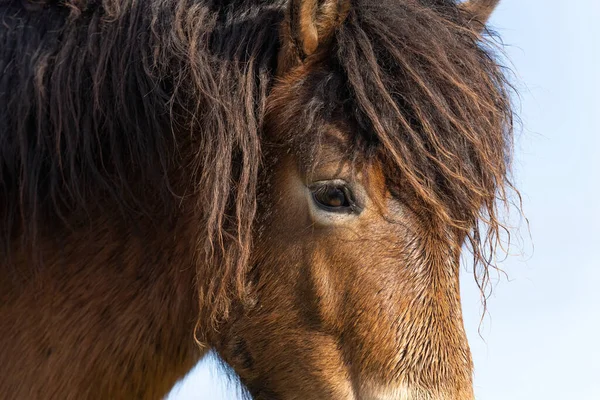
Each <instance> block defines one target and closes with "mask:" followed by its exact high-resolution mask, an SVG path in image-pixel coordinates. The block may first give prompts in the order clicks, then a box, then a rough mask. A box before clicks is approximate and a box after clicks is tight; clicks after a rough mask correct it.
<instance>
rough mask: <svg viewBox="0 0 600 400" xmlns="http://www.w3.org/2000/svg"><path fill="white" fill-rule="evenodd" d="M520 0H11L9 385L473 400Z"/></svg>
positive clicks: (507, 186)
mask: <svg viewBox="0 0 600 400" xmlns="http://www.w3.org/2000/svg"><path fill="white" fill-rule="evenodd" d="M496 3H497V1H490V0H471V1H469V2H466V3H460V4H459V3H457V2H455V1H452V0H378V1H369V0H318V1H317V0H273V1H267V0H226V1H215V0H144V1H141V0H0V71H1V73H0V270H1V275H0V276H1V277H0V365H2V366H3V369H2V373H0V392H1V393H2V396H3V397H4V398H6V399H34V398H35V399H58V398H60V399H159V398H162V397H163V396H165V395H166V394H167V393H168V392H169V390H170V388H171V387H172V386H173V385H174V384H175V383H176V382H177V381H178V380H179V379H181V378H182V377H183V376H184V375H185V374H186V373H187V372H188V371H189V370H190V369H191V368H192V367H193V366H194V365H195V363H196V362H197V361H198V360H199V359H200V358H201V357H203V356H204V355H205V354H206V353H207V351H209V350H210V349H214V350H215V351H216V352H217V353H218V354H219V355H220V356H221V357H222V359H223V360H224V361H225V362H227V363H228V364H229V365H230V366H231V367H232V368H233V370H234V371H235V372H236V373H237V374H238V375H239V376H240V379H241V381H242V382H243V385H244V386H245V387H246V388H247V389H248V392H249V393H250V394H251V395H252V396H253V397H254V398H256V399H262V400H274V399H282V400H293V399H340V400H341V399H413V400H416V399H419V400H449V399H454V400H468V399H473V389H472V369H473V366H472V361H471V356H470V352H469V346H468V343H467V339H466V336H465V332H464V328H463V322H462V315H461V304H460V295H459V279H458V277H459V264H460V258H461V253H462V248H463V247H465V248H467V249H468V250H470V252H471V253H472V255H473V257H474V260H475V262H476V263H477V265H478V268H477V269H476V271H478V272H477V273H476V279H477V282H479V284H480V285H482V287H483V286H484V285H485V280H486V277H487V271H488V270H489V268H492V267H493V266H494V263H493V259H492V258H491V256H492V255H493V254H494V251H495V250H496V247H497V244H498V240H499V236H500V233H501V231H502V230H503V229H504V225H503V223H502V221H501V218H500V216H499V207H501V205H502V204H506V202H507V201H508V200H507V199H508V194H507V193H508V192H509V191H510V190H511V188H512V185H511V182H510V163H511V162H510V160H511V152H512V140H513V139H512V137H513V113H512V107H511V102H510V91H509V88H510V86H509V84H508V82H507V78H506V77H505V73H504V71H503V68H502V67H501V65H500V63H499V62H498V58H497V56H496V53H495V51H494V49H493V46H491V45H490V42H489V40H488V39H487V35H486V32H487V30H486V28H485V25H484V24H485V22H486V19H487V17H488V16H489V15H490V13H491V12H492V9H493V8H494V6H495V5H496Z"/></svg>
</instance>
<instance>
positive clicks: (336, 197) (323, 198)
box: [315, 186, 350, 208]
mask: <svg viewBox="0 0 600 400" xmlns="http://www.w3.org/2000/svg"><path fill="white" fill-rule="evenodd" d="M315 199H316V200H317V202H319V203H320V204H321V205H324V206H326V207H331V208H339V207H349V206H350V202H349V200H348V197H347V196H346V193H345V192H344V190H343V189H342V188H339V187H335V186H324V187H322V188H319V190H317V191H316V192H315Z"/></svg>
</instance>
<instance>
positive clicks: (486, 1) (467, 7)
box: [459, 0, 500, 31]
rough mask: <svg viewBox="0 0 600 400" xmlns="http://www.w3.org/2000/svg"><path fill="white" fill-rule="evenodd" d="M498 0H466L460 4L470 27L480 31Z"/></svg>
mask: <svg viewBox="0 0 600 400" xmlns="http://www.w3.org/2000/svg"><path fill="white" fill-rule="evenodd" d="M498 3H500V0H468V1H466V2H464V3H461V4H460V6H459V7H460V8H461V10H462V11H463V12H464V13H465V15H466V16H467V18H468V19H469V25H470V26H471V28H472V29H474V30H477V31H481V30H483V28H484V27H485V24H486V22H487V21H488V19H489V18H490V16H491V15H492V12H493V11H494V9H495V8H496V6H497V5H498Z"/></svg>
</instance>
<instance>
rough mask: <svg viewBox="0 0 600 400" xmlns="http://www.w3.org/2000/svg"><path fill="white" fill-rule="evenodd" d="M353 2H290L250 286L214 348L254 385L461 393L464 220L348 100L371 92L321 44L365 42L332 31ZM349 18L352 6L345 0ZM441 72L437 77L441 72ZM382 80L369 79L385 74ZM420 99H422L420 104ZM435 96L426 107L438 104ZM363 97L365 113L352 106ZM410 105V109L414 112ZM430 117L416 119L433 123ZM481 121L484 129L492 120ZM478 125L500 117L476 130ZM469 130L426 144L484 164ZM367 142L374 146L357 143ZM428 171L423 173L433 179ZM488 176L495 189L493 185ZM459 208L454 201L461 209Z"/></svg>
mask: <svg viewBox="0 0 600 400" xmlns="http://www.w3.org/2000/svg"><path fill="white" fill-rule="evenodd" d="M488 3H489V2H488ZM488 3H486V4H488ZM449 4H450V3H449ZM450 6H452V7H455V5H454V4H452V5H448V6H447V7H450ZM415 10H416V11H415V12H417V13H422V12H423V10H422V8H419V7H417V6H415ZM402 12H404V11H402ZM349 13H350V14H352V10H351V8H350V6H349V3H348V2H345V1H333V0H332V1H324V2H316V1H308V0H307V1H300V0H299V1H292V2H291V8H290V10H289V12H288V15H287V18H286V19H285V21H284V22H283V24H282V29H281V32H282V33H281V40H282V43H281V46H282V47H281V52H280V55H279V60H278V74H279V80H278V81H277V83H276V85H275V87H274V88H273V89H272V92H271V94H270V96H269V100H268V112H267V117H266V121H267V122H266V128H265V138H266V139H265V146H264V147H265V157H264V159H265V165H264V173H263V180H262V183H261V185H260V186H259V196H258V200H259V203H258V206H259V209H258V215H257V219H256V234H255V240H254V250H253V257H252V269H251V271H250V274H249V277H250V280H251V287H250V291H249V294H248V297H247V299H246V301H245V303H244V304H243V305H240V307H239V308H238V310H237V312H236V313H234V314H235V316H234V317H233V318H231V320H230V321H228V324H227V326H226V327H224V328H223V331H222V332H223V335H222V337H221V341H220V343H219V344H218V345H217V350H218V351H219V353H220V354H221V355H222V357H223V358H224V359H225V360H226V361H227V362H228V363H230V364H231V365H232V366H233V368H234V369H235V371H236V372H237V373H238V374H239V375H240V377H241V379H242V381H243V382H244V383H245V384H246V386H247V387H248V389H249V390H250V392H251V393H252V394H253V395H254V396H255V397H256V398H257V399H424V400H442V399H443V400H449V399H453V400H466V399H472V398H473V391H472V362H471V356H470V351H469V347H468V343H467V339H466V336H465V333H464V329H463V322H462V314H461V307H460V293H459V257H460V248H461V245H462V243H463V241H464V239H465V235H466V230H468V229H469V228H465V229H457V227H456V226H455V225H453V224H451V223H443V222H440V219H437V218H436V217H435V216H432V213H431V212H430V211H431V210H430V209H429V208H430V206H431V204H427V203H426V202H424V201H423V200H422V196H421V195H420V194H419V193H418V191H417V190H415V185H414V184H411V182H409V180H410V179H411V177H410V176H408V175H407V174H404V175H403V174H402V173H394V172H393V171H391V170H392V169H393V166H392V167H390V165H389V164H390V163H389V158H390V157H395V156H396V155H395V154H391V155H390V154H389V153H386V154H379V153H377V143H381V142H382V141H383V140H391V139H389V138H388V139H386V137H384V136H381V135H380V136H377V135H375V134H374V133H373V132H369V129H373V130H377V129H380V128H378V127H376V126H373V124H371V125H370V126H369V124H365V123H363V122H364V121H362V122H361V120H360V117H358V116H356V115H354V114H355V110H358V108H359V107H357V106H355V105H354V104H353V103H352V100H348V99H349V98H352V96H355V98H358V97H360V96H371V97H372V98H376V99H377V98H378V97H377V94H371V93H367V92H368V90H369V88H368V87H365V86H360V82H362V81H360V79H358V80H357V82H359V83H358V84H357V85H355V86H354V87H353V88H352V89H351V90H347V86H345V84H344V80H345V79H348V77H349V76H350V75H351V74H352V73H358V72H355V71H351V70H348V69H347V68H346V69H344V68H340V66H339V65H338V64H336V61H335V60H334V61H332V58H331V57H330V54H331V53H332V52H336V51H337V52H338V57H339V54H343V52H344V51H347V53H348V54H350V56H354V55H355V54H358V53H359V52H361V51H364V52H365V53H368V52H369V51H372V48H370V47H369V46H370V44H369V43H362V44H361V45H362V46H363V48H361V49H359V50H356V49H357V48H358V45H357V46H356V47H355V48H353V49H351V50H348V48H347V47H348V46H352V45H348V44H347V43H346V48H345V49H344V48H342V47H341V46H340V47H336V46H335V40H336V36H335V35H336V33H334V32H335V31H336V29H337V27H338V26H340V24H342V23H343V21H344V18H346V15H350V14H349ZM480 14H481V15H484V14H483V13H480ZM432 15H433V16H432V17H431V18H437V17H436V16H435V15H434V12H433V11H432ZM477 15H479V14H477ZM420 16H423V14H420ZM352 18H354V20H353V23H355V21H357V20H360V17H357V14H353V17H352ZM382 18H387V16H383V17H382ZM406 21H412V20H409V19H407V20H406ZM449 24H450V25H451V24H452V23H449ZM393 28H394V27H393V26H391V27H386V28H385V29H393ZM385 29H384V30H382V31H381V32H383V33H382V35H383V34H385ZM419 29H421V30H423V29H424V28H423V27H421V28H419ZM459 31H460V30H459ZM419 32H420V31H419ZM461 32H462V31H461ZM473 34H474V35H476V33H475V32H474V31H473ZM338 38H339V37H338ZM338 44H339V43H338ZM402 45H404V44H401V46H402ZM408 45H410V44H407V46H408ZM460 46H462V44H460ZM354 52H355V53H354ZM415 52H416V54H417V57H421V56H422V54H421V52H419V51H417V50H415ZM398 57H400V58H401V56H398ZM390 58H391V57H390ZM336 60H338V61H339V59H336ZM381 62H382V63H383V64H384V65H385V66H386V68H388V69H389V70H390V71H393V70H394V68H396V69H397V70H401V67H398V66H395V65H393V64H390V61H389V59H383V60H382V61H381ZM386 63H387V64H386ZM355 64H356V63H355ZM474 65H475V64H474ZM434 67H435V68H437V67H438V66H434ZM441 69H443V68H441ZM342 70H343V71H342ZM412 72H414V70H413V71H411V73H412ZM446 72H447V70H443V71H442V72H440V74H439V75H438V76H437V77H438V78H439V79H442V80H443V79H447V76H448V75H447V74H446ZM481 76H484V74H483V73H482V74H481ZM481 76H480V77H481ZM404 77H405V76H404V75H402V73H400V74H399V75H398V76H397V77H396V78H397V80H400V81H401V80H402V79H404ZM480 77H479V78H480ZM479 78H478V79H479ZM378 79H379V77H378V76H375V77H374V78H373V80H372V82H374V83H375V84H377V85H380V86H384V84H383V83H381V82H383V81H378ZM460 79H463V78H462V77H461V78H460ZM482 79H486V78H482ZM388 83H389V84H394V83H393V82H391V81H388ZM418 84H420V85H421V86H423V85H425V86H426V84H424V83H423V82H422V81H420V82H418ZM439 85H440V86H442V85H443V83H440V84H439ZM398 87H402V85H401V84H400V85H398ZM453 87H454V86H453ZM465 87H466V86H463V87H462V89H464V88H465ZM344 91H346V93H344ZM392 92H394V93H401V91H398V90H395V89H391V90H390V91H389V92H388V95H389V96H390V97H389V99H391V98H392V97H391V96H392V95H391V94H389V93H392ZM428 93H429V95H431V93H432V92H428ZM330 94H332V95H331V96H330ZM411 96H412V94H411ZM424 96H425V94H424ZM398 97H399V98H402V96H398ZM483 98H484V97H482V99H483ZM382 101H387V100H386V99H383V100H382ZM394 101H395V100H394ZM435 101H437V100H435ZM481 101H484V100H481ZM365 104H366V103H365ZM423 104H424V105H423V106H422V108H421V112H423V111H422V110H424V109H425V108H426V107H427V106H428V105H427V103H426V102H425V103H423ZM440 104H441V105H440ZM447 104H448V103H447V102H444V101H440V102H439V104H438V105H436V106H435V107H438V106H439V107H440V108H441V109H444V110H447V108H444V107H447ZM402 106H403V105H402V103H401V101H398V102H397V104H394V105H393V106H390V109H391V110H392V111H394V112H396V114H395V115H399V114H401V112H399V111H397V110H398V109H399V108H400V107H402ZM408 107H410V104H409V105H408ZM432 107H433V106H432ZM464 107H470V105H465V106H464ZM464 107H463V108H464ZM492 107H493V106H490V107H489V109H492ZM480 109H483V108H482V107H480ZM361 112H362V113H363V114H369V113H375V111H374V110H369V109H368V108H367V109H365V108H364V107H363V109H362V111H361ZM469 112H470V111H469ZM474 112H476V111H474ZM356 113H357V114H358V113H359V111H356ZM455 115H456V114H453V115H452V116H450V118H454V116H455ZM465 115H466V114H465ZM419 116H420V115H419V112H417V111H415V112H413V115H412V118H418V117H419ZM494 118H495V117H494ZM467 119H469V118H468V117H467ZM381 120H382V119H380V122H381ZM436 121H438V120H436V119H431V123H429V122H428V121H425V122H424V123H423V124H422V125H421V127H423V125H427V126H425V127H424V128H423V129H431V130H432V131H434V132H435V131H436V129H435V126H433V125H432V124H435V123H437V122H436ZM471 121H473V120H471ZM490 121H492V122H490V124H492V123H494V124H495V125H494V129H497V126H499V125H500V124H496V123H495V122H493V121H495V120H493V119H492V120H490ZM385 123H387V122H386V121H383V122H382V124H385ZM447 125H448V124H445V125H444V124H443V123H442V124H441V125H440V126H439V130H440V132H447V135H452V134H453V133H452V131H444V129H446V128H445V126H447ZM390 126H391V125H390ZM477 129H479V127H478V128H477ZM382 130H384V129H380V131H382ZM486 131H490V132H496V131H493V130H492V129H491V128H490V129H487V130H486V129H481V132H486ZM413 133H414V132H413ZM394 134H396V135H408V133H407V132H396V133H394ZM478 134H480V132H478ZM481 135H482V137H483V135H484V134H483V133H481ZM374 136H377V139H376V140H371V139H372V137H374ZM382 137H384V138H383V139H382ZM465 137H467V136H465ZM468 137H472V135H471V136H468ZM499 137H501V135H499ZM370 138H371V139H370ZM433 140H439V137H437V138H434V139H433ZM444 140H445V139H444ZM469 140H470V139H464V140H463V139H461V140H460V141H457V142H456V143H458V144H456V143H454V142H452V144H451V145H449V147H446V148H444V146H445V145H444V144H440V143H439V142H438V143H433V144H431V143H430V145H431V146H433V147H436V146H441V147H440V149H441V151H439V153H444V152H445V154H444V156H448V157H450V158H451V159H461V163H462V162H463V160H464V165H461V166H459V169H460V168H463V167H464V168H463V170H465V171H466V170H468V169H470V170H473V171H479V172H481V171H482V168H484V167H481V165H484V164H483V163H478V161H476V163H478V164H475V165H469V164H468V163H469V162H471V161H469V157H471V156H470V154H472V152H473V151H472V150H473V149H474V147H472V146H471V144H468V141H469ZM478 140H479V139H478ZM495 140H496V139H491V141H490V143H495V144H494V146H496V145H498V148H501V146H502V145H501V143H502V140H497V141H495ZM369 141H371V142H373V143H375V144H374V145H373V147H369V145H365V142H369ZM463 143H465V144H464V145H463ZM270 144H272V145H270ZM454 144H456V146H455V147H452V146H454ZM461 146H464V147H461ZM469 146H471V147H469ZM401 150H402V151H404V150H403V149H401ZM446 150H447V151H446ZM415 151H422V152H425V153H426V152H427V151H428V150H427V148H426V147H425V146H424V147H423V148H422V149H421V150H416V149H415ZM428 154H429V155H430V156H431V153H428ZM402 156H406V157H407V158H408V157H411V156H412V154H410V152H409V153H404V154H402ZM461 157H464V159H463V158H461ZM400 158H401V157H400ZM431 158H434V156H431ZM431 158H427V157H424V158H423V159H425V160H426V161H425V162H424V164H426V166H424V167H423V171H429V170H428V168H429V167H428V165H427V164H428V163H430V162H431ZM450 158H449V159H450ZM502 162H503V161H498V163H499V165H500V167H499V169H498V170H499V171H500V172H501V173H502V172H504V169H503V166H504V164H502ZM399 164H402V160H401V159H400V160H398V158H397V159H396V164H395V165H396V166H397V165H399ZM440 168H442V167H440ZM486 168H487V167H486ZM478 174H479V173H477V174H473V175H465V177H464V179H462V178H463V177H459V178H461V179H458V180H459V181H460V182H459V183H456V185H459V184H462V183H464V182H465V181H467V180H472V181H473V183H477V182H476V179H478V178H477V176H479V175H478ZM454 176H455V175H453V176H452V177H454ZM452 177H451V178H452ZM413 178H414V177H413ZM427 179H428V180H427ZM427 179H425V180H427V182H426V183H424V184H423V185H424V186H427V185H431V186H433V185H438V184H439V183H438V181H436V179H435V178H434V179H431V178H427ZM441 181H443V180H441ZM440 186H441V187H442V188H441V189H439V190H440V191H443V190H445V189H448V186H444V184H443V183H441V184H440ZM489 188H490V189H489V193H490V197H491V198H493V193H494V190H495V187H494V186H493V185H489ZM423 190H426V191H427V190H430V188H429V187H425V188H424V189H423ZM485 190H488V186H486V189H485ZM476 192H477V191H473V192H472V193H476ZM445 193H448V192H445ZM477 193H481V191H479V192H477ZM474 196H475V195H473V196H471V195H469V196H467V199H469V200H468V201H466V202H465V203H464V204H465V205H466V206H465V207H470V211H469V212H471V214H468V213H465V214H466V215H467V216H466V217H465V218H464V220H465V221H472V220H473V218H471V217H469V216H468V215H475V216H476V215H478V214H477V212H476V209H477V208H478V207H480V205H478V203H477V202H478V200H477V199H475V198H474ZM445 199H446V200H447V201H449V202H452V201H454V200H453V199H452V196H446V197H445ZM465 207H463V208H461V207H460V205H458V206H456V208H455V209H456V210H459V211H458V213H459V214H460V212H461V210H464V209H465Z"/></svg>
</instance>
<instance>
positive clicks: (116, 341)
mask: <svg viewBox="0 0 600 400" xmlns="http://www.w3.org/2000/svg"><path fill="white" fill-rule="evenodd" d="M149 227H150V225H148V227H145V228H148V229H143V230H142V231H140V230H139V227H138V229H133V228H132V227H131V226H127V225H125V224H123V223H121V222H110V221H105V222H104V223H103V224H101V225H94V226H93V229H85V230H81V231H80V232H72V233H69V234H63V235H62V236H60V237H58V238H57V237H55V238H51V239H50V238H42V239H41V242H40V248H41V249H42V260H43V262H42V263H41V264H40V265H39V266H37V267H31V266H30V265H28V263H30V262H31V260H32V257H31V256H30V254H25V252H23V251H17V252H16V253H14V254H12V256H11V259H12V264H13V265H11V266H9V268H15V269H16V274H15V276H17V277H20V278H19V279H12V280H9V279H3V280H2V284H1V285H0V286H1V289H2V293H3V300H4V301H3V302H2V304H0V320H1V321H2V324H0V349H3V350H2V353H0V358H1V359H0V364H1V365H7V366H9V365H19V368H15V369H14V370H11V369H10V368H6V369H5V370H4V371H3V373H2V374H0V387H2V388H3V390H4V391H5V393H4V394H3V395H5V396H7V397H6V398H38V399H42V398H77V399H83V398H88V399H92V398H103V399H107V398H111V399H117V398H128V399H133V398H160V397H162V396H164V395H165V394H166V393H167V392H168V390H169V389H170V388H171V387H172V386H173V385H174V383H175V382H176V381H177V380H178V379H180V378H181V377H182V376H183V375H185V373H187V371H188V370H189V369H190V368H191V367H192V366H193V365H194V363H195V362H196V361H197V360H198V359H199V357H200V356H201V354H200V351H199V350H198V349H197V347H196V345H195V343H194V341H193V331H194V324H195V321H196V320H195V319H196V315H197V311H196V304H197V300H196V290H195V287H194V282H195V280H194V277H195V273H196V266H195V265H194V259H195V257H193V256H192V251H191V247H192V246H194V244H193V243H192V242H193V241H192V238H191V237H190V235H189V234H188V232H186V229H187V227H186V226H183V225H182V223H175V224H174V225H173V226H172V228H173V229H172V230H171V231H167V230H163V229H161V228H154V230H150V228H149ZM186 238H188V239H189V240H188V241H187V242H186ZM58 243H60V245H57V244H58ZM2 269H5V267H2ZM5 276H6V275H5ZM16 375H18V376H16Z"/></svg>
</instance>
